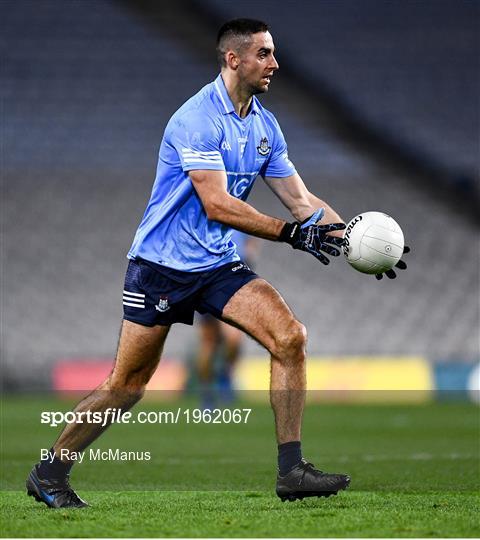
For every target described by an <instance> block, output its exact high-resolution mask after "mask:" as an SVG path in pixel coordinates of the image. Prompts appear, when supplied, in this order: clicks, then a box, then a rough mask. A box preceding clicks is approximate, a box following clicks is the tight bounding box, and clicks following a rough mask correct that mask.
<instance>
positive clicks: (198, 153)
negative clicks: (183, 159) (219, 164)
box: [182, 148, 220, 156]
mask: <svg viewBox="0 0 480 540" xmlns="http://www.w3.org/2000/svg"><path fill="white" fill-rule="evenodd" d="M182 154H193V155H195V156H214V155H218V156H219V155H220V152H219V151H218V150H210V151H208V152H202V151H201V150H192V149H191V148H182Z"/></svg>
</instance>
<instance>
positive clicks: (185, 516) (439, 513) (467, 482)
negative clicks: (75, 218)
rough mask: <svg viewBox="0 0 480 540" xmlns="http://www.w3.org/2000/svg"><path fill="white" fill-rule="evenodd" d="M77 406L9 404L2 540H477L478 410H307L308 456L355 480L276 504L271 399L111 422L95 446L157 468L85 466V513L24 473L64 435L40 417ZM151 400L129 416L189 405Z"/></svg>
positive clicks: (78, 473)
mask: <svg viewBox="0 0 480 540" xmlns="http://www.w3.org/2000/svg"><path fill="white" fill-rule="evenodd" d="M70 405H71V404H70V403H65V402H62V401H59V400H55V399H52V398H50V397H47V396H43V397H30V398H27V397H22V398H20V397H11V398H4V400H3V403H2V432H1V443H2V447H1V455H2V463H1V471H2V475H1V478H2V492H1V498H0V508H1V523H2V526H1V533H2V536H3V537H6V536H17V537H64V536H69V537H72V536H73V537H78V536H80V537H132V536H134V537H156V536H160V537H162V536H166V537H175V536H177V537H178V536H182V537H185V536H187V537H212V536H213V537H245V536H253V537H269V536H275V537H392V536H394V537H439V536H440V537H459V536H460V537H478V536H479V534H480V524H479V517H478V516H479V509H480V508H479V507H480V505H479V503H480V496H479V485H480V470H479V463H480V461H479V409H478V407H477V406H475V405H471V404H462V403H436V404H435V403H432V404H424V405H383V404H382V405H355V406H354V405H340V404H337V405H333V404H323V405H313V404H312V405H308V406H307V409H306V413H305V420H304V437H303V439H304V443H303V450H304V455H305V456H306V457H307V458H308V459H309V460H311V461H312V462H313V463H315V464H316V465H317V466H318V467H320V468H322V469H324V470H328V471H332V472H335V471H336V472H348V473H349V474H351V476H352V484H351V487H350V488H349V490H347V491H345V492H342V493H340V494H339V495H338V496H337V497H330V498H329V499H316V498H315V499H306V500H304V501H301V502H300V501H297V502H295V503H288V502H285V503H282V502H281V501H280V499H278V498H277V497H276V495H275V494H274V485H275V468H276V447H275V442H274V432H273V417H272V413H271V411H270V408H269V407H268V406H267V405H266V404H248V403H241V404H238V403H236V404H232V406H231V407H251V408H252V413H251V415H250V417H249V421H248V422H247V424H241V425H240V424H238V425H233V424H228V425H192V424H186V423H179V424H176V425H172V424H168V425H167V424H158V425H148V424H147V425H138V424H135V425H131V424H130V425H115V426H112V428H110V429H109V430H108V431H107V432H106V433H105V434H104V436H102V437H101V439H99V441H98V444H97V445H96V446H95V448H101V449H103V450H106V449H109V448H112V449H116V448H119V449H121V450H127V451H129V450H130V451H137V452H141V451H144V452H145V451H149V452H150V453H151V460H150V461H129V462H122V461H105V462H104V461H87V458H85V461H84V462H83V463H82V464H78V465H76V466H75V469H74V472H73V474H72V484H73V485H74V487H75V489H76V490H77V491H78V492H79V494H80V496H82V497H83V498H85V499H86V500H87V501H88V502H89V503H90V504H91V507H90V508H87V509H83V510H68V511H67V510H50V509H48V508H46V507H45V506H44V505H40V504H38V503H36V502H35V501H34V500H33V498H31V497H27V496H26V494H25V491H24V482H25V478H26V476H27V474H28V472H29V470H30V468H31V466H32V464H33V463H34V462H35V461H38V458H39V451H40V448H49V447H50V446H51V444H52V442H53V440H54V439H55V437H56V435H57V434H58V432H59V428H51V427H49V426H45V425H41V424H40V412H41V411H46V410H51V411H56V410H64V411H66V410H68V409H69V408H70ZM194 406H196V405H195V403H192V402H188V401H183V402H172V403H168V404H166V403H154V402H145V403H142V404H141V405H140V406H139V407H137V408H135V409H134V411H139V410H141V409H145V410H154V411H158V410H177V408H178V407H182V408H184V409H185V408H193V407H194Z"/></svg>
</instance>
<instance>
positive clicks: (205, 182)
mask: <svg viewBox="0 0 480 540" xmlns="http://www.w3.org/2000/svg"><path fill="white" fill-rule="evenodd" d="M188 174H189V176H190V179H191V181H192V184H193V187H194V188H195V190H196V192H197V194H198V196H199V197H200V200H201V201H202V205H203V208H204V209H205V212H206V214H207V217H208V219H211V220H212V221H218V222H219V223H223V224H225V225H229V226H230V227H232V228H234V229H238V230H239V231H243V232H245V233H248V234H251V235H253V236H258V237H259V238H265V239H267V240H278V239H279V237H280V233H281V231H282V229H283V226H284V225H285V221H283V220H281V219H277V218H274V217H271V216H267V215H266V214H262V213H261V212H259V211H258V210H256V209H255V208H254V207H253V206H251V205H249V204H248V203H246V202H244V201H241V200H240V199H237V198H236V197H233V196H232V195H230V194H229V193H228V191H227V175H226V174H225V171H214V170H192V171H189V173H188Z"/></svg>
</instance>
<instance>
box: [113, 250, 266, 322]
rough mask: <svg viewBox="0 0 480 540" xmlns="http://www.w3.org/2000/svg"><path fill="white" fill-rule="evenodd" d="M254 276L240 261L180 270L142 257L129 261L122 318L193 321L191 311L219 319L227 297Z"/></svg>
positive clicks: (140, 320)
mask: <svg viewBox="0 0 480 540" xmlns="http://www.w3.org/2000/svg"><path fill="white" fill-rule="evenodd" d="M257 277H258V276H257V274H255V272H253V271H252V270H250V268H249V267H248V266H247V265H246V264H245V263H244V262H242V261H236V262H233V263H228V264H225V265H223V266H220V267H218V268H214V269H213V270H208V271H206V272H182V271H180V270H174V269H173V268H167V267H166V266H161V265H160V264H156V263H153V262H150V261H145V260H143V259H138V258H137V259H135V260H130V261H129V264H128V268H127V274H126V276H125V285H124V288H123V318H124V319H126V320H127V321H132V322H135V323H138V324H142V325H143V326H155V325H157V324H160V325H163V326H169V325H171V324H173V323H177V322H179V323H184V324H193V316H194V313H195V311H198V312H199V313H202V314H203V313H210V314H211V315H214V316H215V317H217V318H221V316H222V312H223V308H224V307H225V305H226V304H227V302H228V301H229V300H230V298H231V297H232V296H233V295H234V294H235V293H236V292H237V291H238V289H240V288H241V287H243V286H244V285H245V284H246V283H248V282H249V281H252V279H255V278H257Z"/></svg>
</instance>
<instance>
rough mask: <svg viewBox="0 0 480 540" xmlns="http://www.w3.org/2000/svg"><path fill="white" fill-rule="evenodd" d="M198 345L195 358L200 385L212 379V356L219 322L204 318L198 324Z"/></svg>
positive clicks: (217, 340) (218, 337)
mask: <svg viewBox="0 0 480 540" xmlns="http://www.w3.org/2000/svg"><path fill="white" fill-rule="evenodd" d="M199 333H200V345H199V350H198V357H197V370H198V377H199V379H200V381H201V382H202V383H209V382H211V381H212V377H213V355H214V354H215V350H216V349H217V347H218V343H219V339H220V333H219V321H218V320H217V319H214V318H213V317H211V318H206V319H204V320H202V321H201V323H200V332H199Z"/></svg>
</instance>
